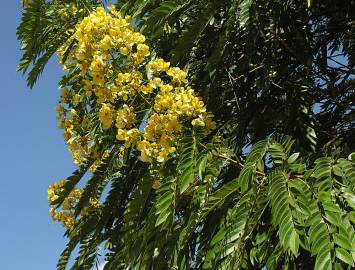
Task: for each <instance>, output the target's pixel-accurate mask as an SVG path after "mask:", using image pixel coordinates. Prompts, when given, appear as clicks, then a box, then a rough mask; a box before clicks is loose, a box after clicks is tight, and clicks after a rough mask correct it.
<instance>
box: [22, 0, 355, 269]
mask: <svg viewBox="0 0 355 270" xmlns="http://www.w3.org/2000/svg"><path fill="white" fill-rule="evenodd" d="M107 2H108V1H99V0H76V1H74V0H61V1H60V0H51V1H45V0H32V1H26V3H25V8H24V12H23V16H22V22H21V24H20V25H19V27H18V32H17V34H18V38H19V39H20V40H21V41H22V44H23V47H22V50H23V57H22V59H21V61H20V63H19V66H18V70H19V71H23V72H24V73H27V75H28V85H29V87H33V85H34V84H35V83H36V80H37V78H38V76H39V75H40V74H41V73H42V71H43V69H44V67H45V65H46V63H47V61H48V60H49V59H50V58H51V57H52V56H53V55H55V54H57V55H58V59H59V63H60V65H62V67H63V70H64V71H65V75H64V76H63V78H62V80H61V81H60V82H59V86H60V88H61V91H62V92H61V97H60V100H59V103H60V104H59V106H58V107H57V117H58V121H59V127H60V128H62V129H63V135H64V139H65V141H66V144H67V146H68V150H69V151H70V153H71V154H72V156H73V160H74V162H75V163H76V164H77V166H78V169H77V170H76V171H75V172H74V173H73V174H72V175H71V176H69V177H68V178H66V179H65V180H61V181H59V182H57V183H54V184H53V185H51V186H50V188H49V190H48V199H49V203H50V204H51V205H52V207H53V208H51V210H50V212H51V215H52V218H53V219H54V220H57V221H59V222H62V223H63V225H64V226H65V227H66V228H67V231H66V236H67V237H68V244H67V247H66V248H65V249H64V251H63V253H62V254H61V256H60V259H59V262H58V265H57V269H58V270H59V269H62V270H64V269H68V268H70V267H71V269H75V270H76V269H92V268H94V267H95V265H97V264H98V263H99V262H102V261H104V262H105V266H104V269H105V270H114V269H162V270H165V269H179V270H180V269H182V270H183V269H186V270H187V269H191V270H192V269H196V270H197V269H262V268H263V267H266V269H268V270H269V269H313V268H314V269H320V270H323V269H351V268H353V267H354V266H355V265H354V262H355V227H354V225H355V213H354V209H355V153H353V151H354V145H355V142H354V138H355V134H354V123H355V122H354V116H355V114H354V89H355V87H354V79H355V77H354V74H355V70H354V63H355V58H354V57H355V52H354V42H355V39H354V36H355V35H354V31H355V20H354V17H355V12H354V10H355V3H354V1H350V0H348V1H347V0H342V1H341V0H332V1H330V0H324V1H310V0H308V1H305V0H288V1H281V0H263V1H259V0H238V1H237V0H204V1H200V0H168V1H162V0H159V1H156V0H145V1H143V0H128V1H110V2H115V3H114V5H111V6H108V4H107ZM116 2H117V3H116ZM86 179H88V180H86ZM80 187H82V188H80ZM76 250H78V252H75V251H76ZM76 253H77V255H76V258H75V261H74V263H73V265H71V266H69V265H68V262H69V258H70V256H71V255H72V254H76Z"/></svg>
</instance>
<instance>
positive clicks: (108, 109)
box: [99, 103, 116, 129]
mask: <svg viewBox="0 0 355 270" xmlns="http://www.w3.org/2000/svg"><path fill="white" fill-rule="evenodd" d="M115 116H116V111H115V110H114V109H113V107H112V105H111V104H107V103H104V104H102V107H101V109H100V111H99V118H100V121H101V123H102V127H103V129H109V128H110V127H111V126H112V123H113V120H114V118H115Z"/></svg>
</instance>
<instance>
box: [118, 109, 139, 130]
mask: <svg viewBox="0 0 355 270" xmlns="http://www.w3.org/2000/svg"><path fill="white" fill-rule="evenodd" d="M135 121H136V115H135V113H134V108H133V107H129V106H128V105H126V104H124V105H123V106H122V109H120V110H118V111H117V117H116V127H117V128H118V129H122V128H126V127H130V126H132V125H133V124H134V122H135Z"/></svg>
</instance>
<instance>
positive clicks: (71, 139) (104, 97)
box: [57, 7, 215, 163]
mask: <svg viewBox="0 0 355 270" xmlns="http://www.w3.org/2000/svg"><path fill="white" fill-rule="evenodd" d="M108 9H109V12H106V11H105V10H104V9H103V8H96V9H95V10H94V11H93V12H92V13H91V14H90V15H89V16H87V17H85V18H84V19H83V20H82V21H81V22H80V23H79V24H78V25H77V26H76V27H75V30H74V32H73V35H72V37H71V38H70V39H69V40H68V41H67V42H66V43H65V44H64V45H63V47H62V48H61V49H60V50H59V51H58V55H59V57H60V59H62V60H63V59H64V55H65V52H66V51H67V50H68V48H70V53H69V55H68V57H67V59H66V61H65V62H64V63H63V65H64V69H65V70H72V69H73V68H75V69H78V70H79V72H78V75H76V76H77V81H79V83H77V85H76V86H75V87H74V86H73V85H69V86H68V87H69V88H70V87H71V89H68V88H66V87H64V88H63V90H62V95H61V98H60V101H61V102H62V103H64V104H68V107H69V108H70V107H75V106H79V105H80V104H83V106H81V107H85V108H86V109H87V108H90V107H91V106H94V107H95V108H96V109H95V108H94V107H91V109H92V110H91V111H89V112H87V113H88V114H97V118H98V119H99V121H100V123H101V127H102V130H101V132H102V133H101V135H100V134H98V133H97V131H96V133H95V134H94V135H92V133H91V134H90V135H89V131H87V134H86V135H85V136H83V135H80V136H79V135H78V132H76V130H80V131H82V130H84V131H85V129H87V128H88V127H87V126H88V125H87V123H86V121H85V120H86V119H89V118H90V117H89V116H82V117H79V115H78V114H75V110H74V112H73V111H72V110H69V108H68V109H65V107H58V110H57V116H58V118H59V119H60V121H61V127H62V128H63V129H64V138H65V140H66V141H67V144H68V148H69V150H70V151H71V153H72V155H73V158H74V160H76V162H77V163H80V162H82V161H83V160H85V159H86V158H87V157H88V156H90V155H93V153H94V150H90V147H89V144H90V142H91V141H92V137H93V136H95V138H96V139H97V138H99V139H100V138H103V137H104V136H105V134H111V133H112V132H113V133H114V134H115V137H116V139H117V142H116V143H120V144H121V145H123V146H124V147H125V148H128V147H137V149H138V150H139V151H140V158H141V160H142V161H145V162H154V161H158V162H165V161H166V160H167V159H169V158H170V157H171V155H172V153H174V152H175V151H176V149H175V147H176V143H177V140H178V139H179V137H180V136H181V134H182V133H183V132H184V130H186V129H189V128H191V126H201V127H204V128H205V130H206V132H209V131H210V130H211V129H213V128H214V127H215V123H214V122H213V120H212V118H213V116H212V114H209V113H207V112H206V107H205V105H204V103H203V101H202V100H201V98H199V97H198V96H197V95H196V93H195V92H194V90H193V89H192V88H190V87H188V86H187V83H188V81H187V75H188V74H187V70H182V69H180V68H178V67H171V66H170V63H169V62H166V61H164V60H163V59H162V58H156V59H152V58H148V57H149V56H150V55H151V52H150V48H149V46H148V45H146V44H145V43H144V42H145V37H144V36H143V35H142V34H140V33H139V32H136V31H135V30H134V29H133V28H132V26H131V23H130V17H129V16H126V17H123V16H122V15H121V14H120V13H119V12H118V11H116V10H115V8H114V7H109V8H108ZM73 43H75V45H74V46H72V48H71V47H69V46H71V44H73ZM93 100H94V101H95V102H94V103H93V102H92V101H93ZM92 104H94V105H92ZM68 112H69V113H68ZM93 118H95V116H92V117H91V118H90V119H93ZM87 121H90V120H87ZM100 136H101V137H100Z"/></svg>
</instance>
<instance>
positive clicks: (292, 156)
mask: <svg viewBox="0 0 355 270" xmlns="http://www.w3.org/2000/svg"><path fill="white" fill-rule="evenodd" d="M299 155H300V153H299V152H297V153H293V154H292V155H291V156H289V158H288V159H287V162H288V163H289V164H292V163H294V162H295V161H296V160H297V158H298V157H299Z"/></svg>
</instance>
